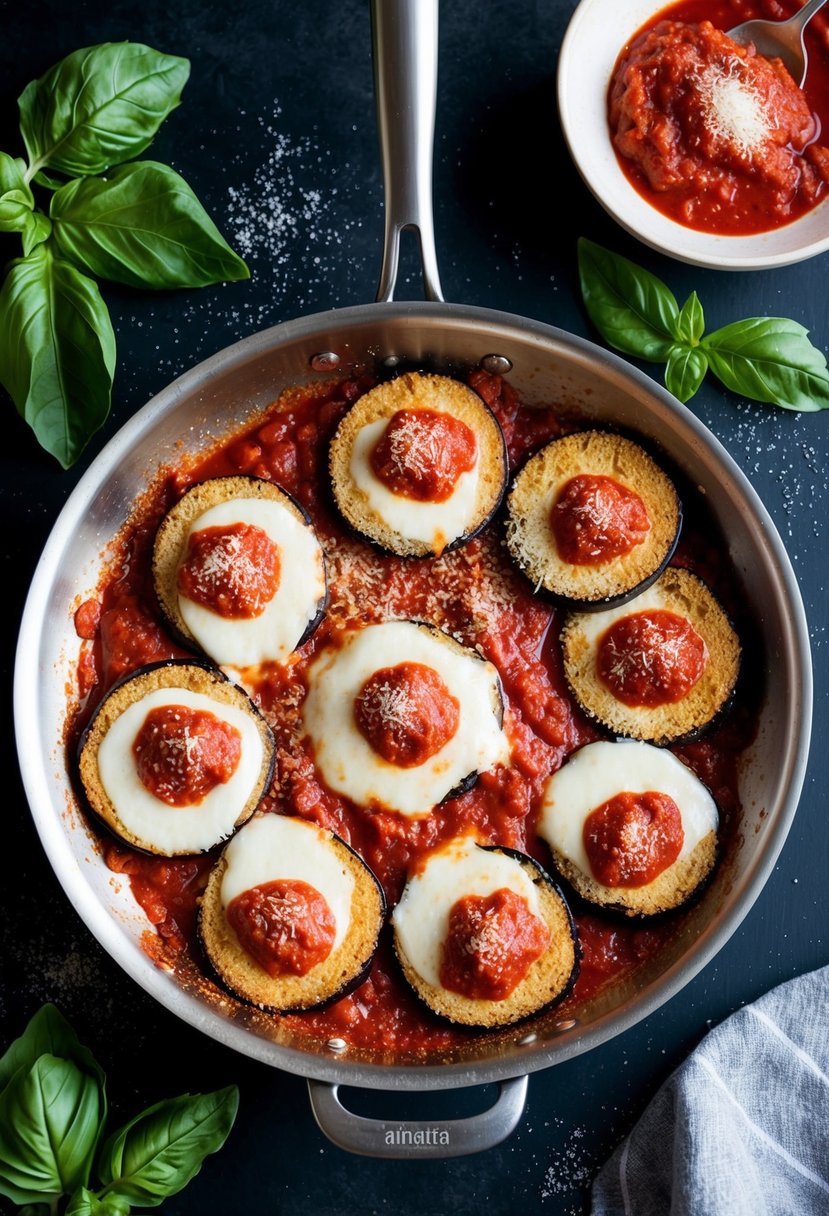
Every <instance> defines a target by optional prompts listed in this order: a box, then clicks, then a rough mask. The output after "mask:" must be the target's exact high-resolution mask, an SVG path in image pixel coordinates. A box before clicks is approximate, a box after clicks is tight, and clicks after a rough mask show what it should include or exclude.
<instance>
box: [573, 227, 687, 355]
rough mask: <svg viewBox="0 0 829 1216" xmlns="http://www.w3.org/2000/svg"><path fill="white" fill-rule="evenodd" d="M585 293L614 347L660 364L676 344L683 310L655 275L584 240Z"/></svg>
mask: <svg viewBox="0 0 829 1216" xmlns="http://www.w3.org/2000/svg"><path fill="white" fill-rule="evenodd" d="M578 259H579V277H580V280H581V293H582V298H583V299H584V304H585V307H586V309H587V312H588V315H589V317H590V320H591V321H592V322H593V324H594V325H595V326H596V328H597V329H598V330H599V332H600V333H601V335H602V337H603V338H604V339H605V341H606V342H607V343H609V345H610V346H613V347H615V349H616V350H620V351H622V352H623V353H624V354H627V355H636V356H638V357H639V358H640V359H649V360H651V361H653V362H655V363H660V362H662V361H663V360H665V359H667V358H668V355H669V353H670V350H671V345H672V344H673V341H674V334H675V330H676V323H677V319H678V317H679V305H678V304H677V302H676V298H675V297H674V295H673V293H672V292H671V291H670V290H669V289H668V288H667V287H666V286H665V284H664V283H663V282H662V281H661V280H660V279H658V278H656V276H655V275H652V274H650V273H649V271H647V270H643V269H642V267H641V266H637V265H636V264H635V263H634V262H630V261H628V259H627V258H623V257H621V256H620V255H619V254H616V253H612V252H611V251H610V250H609V249H604V248H603V247H602V246H601V245H596V244H594V243H593V241H588V240H586V239H585V238H584V237H581V238H580V239H579V243H578Z"/></svg>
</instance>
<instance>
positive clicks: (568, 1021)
mask: <svg viewBox="0 0 829 1216" xmlns="http://www.w3.org/2000/svg"><path fill="white" fill-rule="evenodd" d="M577 1025H578V1022H577V1021H576V1019H575V1018H563V1019H562V1020H561V1021H560V1022H556V1030H572V1029H573V1027H574V1026H577Z"/></svg>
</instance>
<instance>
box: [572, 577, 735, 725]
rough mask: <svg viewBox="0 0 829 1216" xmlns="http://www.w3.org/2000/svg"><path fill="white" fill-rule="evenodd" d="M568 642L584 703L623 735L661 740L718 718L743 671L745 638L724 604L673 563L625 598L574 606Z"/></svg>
mask: <svg viewBox="0 0 829 1216" xmlns="http://www.w3.org/2000/svg"><path fill="white" fill-rule="evenodd" d="M561 647H562V654H563V658H564V673H565V677H566V679H567V683H568V685H569V687H570V690H571V692H572V694H573V696H574V697H575V699H576V700H577V701H578V703H579V705H580V706H581V707H582V709H583V710H584V711H585V713H587V714H588V715H589V716H590V717H591V718H593V719H594V720H595V721H597V722H599V723H601V725H602V726H605V727H606V728H607V729H608V730H609V731H611V732H612V733H613V734H615V735H624V736H627V737H629V738H632V739H644V740H648V741H650V742H652V743H658V744H666V743H674V742H678V741H679V740H683V741H688V740H690V739H693V738H695V737H696V736H697V735H699V734H700V733H701V732H702V731H704V730H705V729H706V728H707V727H708V726H710V725H711V724H712V723H713V722H714V721H715V720H716V719H717V718H718V717H719V715H720V714H721V713H722V712H723V710H724V709H725V707H726V706H727V705H728V704H729V702H730V700H731V697H732V695H733V692H734V688H735V685H736V683H737V677H738V675H739V671H740V650H741V648H740V640H739V638H738V637H737V634H736V632H735V630H734V628H733V626H732V624H731V622H730V620H729V619H728V616H727V615H726V613H725V611H724V609H723V608H722V606H721V605H720V603H719V602H718V600H717V599H716V597H715V596H714V595H713V593H712V592H711V591H710V589H709V588H708V587H707V586H706V584H705V583H704V582H703V581H702V579H700V578H698V577H697V576H696V575H695V574H692V573H691V572H690V571H689V570H685V569H682V568H680V567H674V566H669V567H668V569H667V570H665V571H664V572H663V574H662V575H660V577H659V578H658V579H657V581H656V582H655V583H654V584H653V585H652V586H651V587H649V588H648V589H647V590H646V591H644V592H642V594H641V595H638V596H637V597H636V599H635V600H633V601H632V602H630V603H627V604H625V605H623V606H622V607H619V608H613V609H611V610H610V611H607V612H601V613H593V612H590V613H587V612H584V613H571V614H570V615H569V616H568V617H567V618H566V620H565V622H564V625H563V628H562V631H561Z"/></svg>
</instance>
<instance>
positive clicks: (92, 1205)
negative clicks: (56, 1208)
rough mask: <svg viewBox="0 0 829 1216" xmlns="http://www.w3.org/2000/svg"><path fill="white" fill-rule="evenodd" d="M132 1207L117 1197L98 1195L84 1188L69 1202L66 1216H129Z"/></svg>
mask: <svg viewBox="0 0 829 1216" xmlns="http://www.w3.org/2000/svg"><path fill="white" fill-rule="evenodd" d="M129 1210H130V1205H129V1204H128V1203H127V1201H126V1199H119V1198H118V1196H117V1195H104V1196H103V1198H101V1196H99V1195H96V1194H95V1193H94V1192H93V1191H88V1190H87V1189H86V1187H85V1186H82V1187H81V1188H80V1190H79V1191H76V1192H75V1194H74V1195H73V1196H72V1197H71V1199H70V1200H69V1203H68V1204H67V1206H66V1211H65V1212H64V1216H128V1214H129Z"/></svg>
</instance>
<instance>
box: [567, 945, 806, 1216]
mask: <svg viewBox="0 0 829 1216" xmlns="http://www.w3.org/2000/svg"><path fill="white" fill-rule="evenodd" d="M591 1214H592V1216H824V1214H826V1216H829V966H827V967H823V968H821V969H820V970H818V971H812V972H810V973H808V974H806V975H803V976H800V977H798V978H797V979H794V980H790V981H789V982H788V983H785V984H781V985H780V986H779V987H777V988H774V989H772V991H771V992H769V993H767V994H766V995H765V996H763V997H761V998H760V999H759V1000H758V1001H756V1002H755V1003H754V1004H752V1005H747V1006H745V1007H744V1008H743V1009H740V1010H739V1011H738V1012H737V1013H734V1014H732V1015H731V1016H730V1017H728V1018H726V1019H725V1021H724V1022H722V1023H721V1024H720V1025H719V1026H718V1027H716V1029H714V1030H712V1031H710V1033H709V1034H707V1035H706V1036H705V1038H704V1039H703V1040H702V1042H701V1043H700V1045H699V1047H697V1048H696V1050H695V1051H694V1052H692V1054H691V1055H690V1056H689V1057H688V1059H687V1060H686V1061H685V1062H684V1063H683V1064H682V1065H681V1066H680V1067H679V1068H678V1069H677V1070H676V1072H674V1073H673V1074H672V1075H671V1076H670V1077H669V1078H668V1080H667V1081H666V1082H665V1084H664V1085H663V1086H662V1088H661V1089H660V1090H659V1092H658V1093H657V1094H656V1096H655V1097H654V1099H653V1100H652V1101H651V1103H650V1104H649V1106H648V1107H647V1109H646V1110H645V1112H644V1114H643V1115H642V1117H641V1118H640V1120H639V1122H638V1123H637V1124H636V1126H635V1127H634V1129H633V1131H632V1132H631V1133H630V1135H629V1136H628V1138H627V1139H626V1140H624V1141H623V1142H622V1144H620V1145H619V1147H618V1148H617V1150H616V1152H615V1153H614V1154H613V1156H612V1157H611V1158H610V1160H609V1161H608V1162H607V1164H606V1165H605V1166H604V1167H603V1168H602V1170H601V1171H600V1173H599V1175H598V1177H597V1178H596V1180H595V1182H594V1184H593V1189H592V1208H591Z"/></svg>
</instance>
